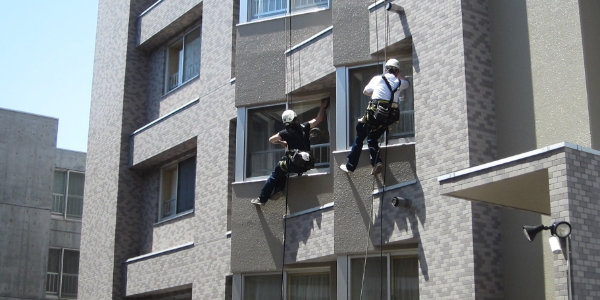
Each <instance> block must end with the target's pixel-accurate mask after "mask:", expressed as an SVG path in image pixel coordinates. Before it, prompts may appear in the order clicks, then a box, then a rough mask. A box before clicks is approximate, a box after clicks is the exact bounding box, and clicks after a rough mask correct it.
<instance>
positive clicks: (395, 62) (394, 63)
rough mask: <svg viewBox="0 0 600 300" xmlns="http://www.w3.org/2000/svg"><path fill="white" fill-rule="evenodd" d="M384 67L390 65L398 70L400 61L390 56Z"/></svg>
mask: <svg viewBox="0 0 600 300" xmlns="http://www.w3.org/2000/svg"><path fill="white" fill-rule="evenodd" d="M385 67H386V68H388V67H392V68H396V69H398V70H400V62H399V61H398V60H397V59H394V58H392V59H390V60H388V61H387V62H386V63H385Z"/></svg>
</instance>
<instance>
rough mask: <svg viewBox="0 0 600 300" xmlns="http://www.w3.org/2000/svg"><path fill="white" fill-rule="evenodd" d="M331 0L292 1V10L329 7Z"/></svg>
mask: <svg viewBox="0 0 600 300" xmlns="http://www.w3.org/2000/svg"><path fill="white" fill-rule="evenodd" d="M328 2H329V0H292V10H297V9H304V8H310V7H315V6H321V5H327V3H328Z"/></svg>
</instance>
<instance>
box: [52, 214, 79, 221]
mask: <svg viewBox="0 0 600 300" xmlns="http://www.w3.org/2000/svg"><path fill="white" fill-rule="evenodd" d="M51 218H52V219H53V220H63V221H69V222H76V223H81V219H76V218H65V217H64V216H63V215H57V214H52V216H51Z"/></svg>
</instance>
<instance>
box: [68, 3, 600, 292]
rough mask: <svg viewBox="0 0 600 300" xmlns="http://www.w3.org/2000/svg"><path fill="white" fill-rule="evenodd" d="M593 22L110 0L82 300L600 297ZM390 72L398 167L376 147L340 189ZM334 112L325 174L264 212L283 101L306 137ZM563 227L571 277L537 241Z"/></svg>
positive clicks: (497, 6) (564, 15)
mask: <svg viewBox="0 0 600 300" xmlns="http://www.w3.org/2000/svg"><path fill="white" fill-rule="evenodd" d="M389 2H392V3H393V4H396V5H401V6H403V7H404V9H405V12H404V13H398V12H396V11H393V10H391V11H386V10H385V7H386V6H387V4H389ZM287 7H291V13H292V16H291V17H289V15H285V13H286V11H288V9H287ZM599 14H600V6H599V5H598V1H595V0H580V1H567V2H565V1H562V2H558V1H550V2H549V1H547V0H544V1H541V0H503V1H489V0H483V1H482V0H460V1H459V0H452V1H448V0H444V1H441V0H423V1H399V0H396V1H379V2H377V3H374V1H366V0H346V1H341V0H340V1H333V0H309V1H298V0H297V1H292V0H262V1H257V0H230V1H223V0H190V1H178V0H161V1H155V0H136V1H127V0H101V1H100V5H99V14H98V15H99V17H98V30H97V41H96V45H97V46H96V56H95V69H94V80H93V91H92V108H91V120H90V136H89V139H90V141H89V150H88V151H89V153H88V164H87V174H88V175H87V182H86V189H85V199H86V205H85V207H84V213H83V215H84V218H83V220H84V221H83V228H82V232H83V235H82V254H81V275H80V289H79V298H80V299H86V300H88V299H123V298H136V299H236V300H239V299H280V292H281V291H282V287H283V290H284V291H285V293H286V299H339V300H341V299H359V298H361V297H360V296H361V291H362V294H363V295H362V298H363V299H553V298H554V299H567V297H568V296H569V294H572V295H574V296H575V297H576V298H575V299H583V298H586V299H587V298H593V297H597V291H598V290H600V280H599V279H600V278H598V277H600V275H599V274H600V270H599V267H598V266H597V261H598V257H600V256H599V255H600V252H599V250H598V246H597V245H598V244H600V237H599V236H598V233H599V232H600V225H599V224H600V222H598V221H599V218H600V212H599V211H598V210H599V209H598V205H597V204H596V203H595V201H596V200H595V199H596V198H598V197H599V196H600V186H598V177H599V176H600V175H598V172H599V170H598V168H600V167H599V166H598V163H599V162H600V152H599V151H598V150H600V109H599V106H600V102H599V100H598V99H600V87H599V85H597V84H594V83H595V82H598V79H600V71H599V70H600V60H599V59H598V58H597V56H595V51H594V50H595V49H598V47H599V46H600V40H599V37H600V34H599V33H600V26H599V25H600V20H599V19H598V18H596V16H598V15H599ZM386 25H387V26H386ZM391 57H394V58H397V59H399V60H400V61H401V62H402V64H403V69H404V72H405V74H406V76H407V77H408V78H409V80H410V81H411V83H412V85H411V88H410V89H409V90H407V91H406V92H405V95H404V100H403V103H402V105H401V108H402V116H401V121H400V122H399V123H398V124H396V125H394V126H393V128H392V129H391V131H390V133H389V143H388V146H387V147H384V148H382V150H381V155H382V157H383V158H384V161H385V166H386V172H384V174H382V175H379V176H377V177H376V178H373V177H372V176H371V175H370V170H371V168H370V166H369V164H368V158H367V155H368V154H367V151H363V152H364V153H363V156H362V159H361V162H360V165H359V168H358V169H357V170H356V171H355V172H354V173H353V174H346V173H344V172H342V171H340V170H339V165H340V164H343V163H345V159H346V156H347V155H348V152H349V148H350V145H351V143H352V140H353V138H354V134H355V133H354V126H355V125H356V121H355V120H356V119H357V117H359V116H360V115H361V114H362V113H363V111H364V108H365V105H366V102H367V98H366V97H365V96H363V95H362V88H363V87H364V86H365V84H366V83H367V82H368V80H369V79H370V78H371V77H372V76H373V75H376V74H378V73H381V72H382V67H381V64H382V62H383V61H384V60H385V59H387V58H391ZM325 97H329V98H330V99H331V105H330V107H329V109H328V113H327V117H326V121H324V122H323V123H322V124H321V125H320V126H319V129H320V131H321V139H320V140H319V141H318V142H316V143H315V145H314V146H313V147H314V148H313V150H314V152H315V154H316V156H317V157H318V164H317V168H316V169H315V170H312V171H311V172H308V174H305V175H306V176H302V177H300V178H296V177H292V178H290V179H289V185H288V194H287V200H283V201H282V200H280V201H270V202H269V203H268V204H267V205H266V206H264V207H260V208H257V207H255V206H254V205H251V204H250V199H252V198H254V197H257V196H258V193H259V190H260V189H261V187H262V185H263V184H264V180H265V178H266V176H268V175H269V173H270V172H271V170H272V169H273V166H274V164H275V163H276V161H277V160H278V159H279V157H280V156H281V155H282V150H281V149H280V148H279V147H276V146H273V145H271V144H269V143H268V137H269V136H270V135H272V134H274V133H275V132H276V131H277V130H278V129H279V128H281V123H280V116H281V112H282V111H283V110H284V109H285V108H286V102H287V104H288V106H289V107H290V108H292V109H294V110H295V111H296V112H297V113H298V114H299V118H300V120H301V121H305V120H309V119H310V118H312V117H314V115H315V114H316V109H317V107H318V105H319V101H320V99H323V98H325ZM394 197H402V198H405V199H409V200H410V201H411V204H412V206H411V207H410V208H404V207H402V206H398V207H395V206H393V205H392V204H391V200H392V199H393V198H394ZM286 205H287V207H286ZM553 221H568V222H570V223H571V225H572V228H573V233H572V235H571V237H570V239H569V240H563V241H562V242H566V241H570V247H571V251H570V255H571V257H573V259H572V260H571V261H570V264H569V267H570V268H571V270H572V272H571V274H569V276H570V278H571V279H572V282H571V281H567V278H568V276H567V274H566V272H565V271H566V270H567V269H568V268H567V266H568V265H567V260H566V258H567V256H566V255H556V254H552V252H551V249H550V246H549V245H548V243H547V240H548V238H549V236H550V234H549V231H544V232H543V234H540V236H539V237H538V238H537V239H535V240H533V242H531V243H530V242H528V241H527V240H526V239H525V237H524V236H523V226H524V225H538V224H540V223H543V224H545V225H550V223H551V222H553ZM284 244H285V245H284ZM284 246H285V247H284ZM563 249H565V250H566V245H563ZM365 252H366V253H365ZM283 267H285V268H283ZM282 268H283V271H282ZM363 270H365V272H366V273H365V275H366V276H364V279H363ZM282 279H283V281H282Z"/></svg>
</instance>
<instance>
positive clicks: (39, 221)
mask: <svg viewBox="0 0 600 300" xmlns="http://www.w3.org/2000/svg"><path fill="white" fill-rule="evenodd" d="M57 129H58V120H57V119H54V118H49V117H44V116H38V115H33V114H28V113H23V112H18V111H12V110H6V109H0V225H1V226H0V299H57V298H60V299H65V298H76V297H77V280H78V274H79V244H80V239H81V216H82V212H83V188H84V180H85V174H84V172H85V158H86V154H85V153H81V152H76V151H69V150H63V149H57V148H56V133H57Z"/></svg>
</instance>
